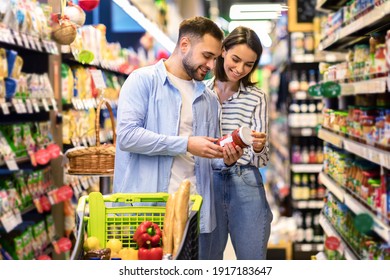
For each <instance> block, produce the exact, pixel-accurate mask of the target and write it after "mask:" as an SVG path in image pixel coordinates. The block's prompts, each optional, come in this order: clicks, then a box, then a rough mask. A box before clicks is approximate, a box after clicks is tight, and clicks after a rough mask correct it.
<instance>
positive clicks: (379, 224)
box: [319, 172, 390, 243]
mask: <svg viewBox="0 0 390 280" xmlns="http://www.w3.org/2000/svg"><path fill="white" fill-rule="evenodd" d="M319 176H320V180H321V182H322V184H324V186H325V187H326V188H327V189H328V190H329V191H331V192H332V193H333V194H334V195H335V196H336V197H337V199H339V200H340V201H341V202H342V203H344V204H345V205H347V207H348V208H349V209H350V210H351V211H352V212H353V213H355V214H356V215H358V214H362V213H366V214H368V215H370V216H371V218H372V219H373V221H374V225H373V231H375V232H376V233H377V234H378V235H379V236H380V237H382V238H383V240H385V241H386V242H388V243H389V242H390V226H389V225H388V224H386V223H385V222H384V221H383V220H382V219H381V218H380V217H378V216H377V215H375V214H374V213H373V212H372V211H370V209H368V207H367V206H366V205H364V204H362V202H360V201H359V200H358V199H356V198H354V197H353V196H352V195H350V194H349V193H347V192H346V191H345V190H344V189H343V188H342V187H341V186H340V185H339V184H337V183H336V182H335V181H334V180H333V179H332V178H330V177H329V176H328V175H326V174H324V173H322V172H321V173H320V175H319Z"/></svg>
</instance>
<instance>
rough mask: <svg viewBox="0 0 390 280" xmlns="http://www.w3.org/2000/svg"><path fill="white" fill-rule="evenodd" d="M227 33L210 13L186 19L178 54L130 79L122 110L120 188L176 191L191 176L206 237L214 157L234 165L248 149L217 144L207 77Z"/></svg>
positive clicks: (215, 109) (117, 175) (213, 103)
mask: <svg viewBox="0 0 390 280" xmlns="http://www.w3.org/2000/svg"><path fill="white" fill-rule="evenodd" d="M222 39H223V33H222V31H221V30H220V28H219V27H218V26H217V25H216V24H215V23H213V22H212V21H211V20H209V19H207V18H204V17H194V18H190V19H187V20H184V21H183V22H182V23H181V24H180V28H179V38H178V42H177V44H176V47H175V50H174V52H173V53H172V55H171V56H170V57H169V58H168V59H167V60H160V61H159V62H158V63H157V64H155V65H153V66H147V67H142V68H140V69H138V70H136V71H134V72H133V73H132V74H131V75H130V76H129V77H128V78H127V80H126V82H125V83H124V85H123V86H122V89H121V92H120V96H119V106H118V113H117V146H116V155H115V173H114V192H120V193H129V192H130V193H131V192H141V193H143V192H169V193H172V192H175V191H176V190H177V188H178V187H179V185H180V183H181V182H182V181H183V180H184V179H190V181H191V182H192V184H193V186H196V192H197V193H199V194H200V195H201V196H202V197H203V204H202V208H201V219H200V232H201V238H200V240H202V233H209V232H211V231H212V230H213V229H214V228H215V225H216V221H215V213H214V208H213V206H212V201H213V199H212V192H211V188H212V168H211V161H212V159H218V158H219V162H218V163H219V164H223V163H225V164H226V165H231V164H233V163H234V162H236V160H237V159H238V157H239V156H240V155H241V154H242V151H241V150H240V149H239V148H238V149H237V150H236V149H235V148H234V147H233V146H232V145H226V146H225V147H224V148H222V147H220V146H218V145H216V144H214V142H215V141H216V140H217V139H216V138H214V137H218V136H219V124H218V103H217V102H218V101H217V99H216V98H215V97H214V96H213V94H211V92H210V90H209V89H207V88H206V87H205V85H204V84H203V83H202V82H201V81H202V80H203V79H204V78H205V76H206V74H207V73H208V72H209V71H210V70H211V69H213V68H214V65H215V59H216V58H217V57H218V56H219V55H220V53H221V46H222ZM222 157H223V158H224V159H223V162H222V160H221V159H220V158H222ZM215 164H217V162H216V163H215ZM201 247H202V246H201ZM201 250H202V249H201Z"/></svg>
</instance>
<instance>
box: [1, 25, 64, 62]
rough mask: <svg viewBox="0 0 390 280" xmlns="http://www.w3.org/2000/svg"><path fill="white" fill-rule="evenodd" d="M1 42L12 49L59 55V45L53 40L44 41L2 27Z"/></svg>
mask: <svg viewBox="0 0 390 280" xmlns="http://www.w3.org/2000/svg"><path fill="white" fill-rule="evenodd" d="M0 33H1V36H0V42H1V43H3V44H8V45H9V46H11V47H16V48H19V49H24V50H28V51H34V52H36V53H45V54H53V55H58V54H59V50H58V47H57V43H56V42H54V41H51V40H44V39H41V38H38V37H35V36H32V35H29V34H24V33H19V32H17V31H14V30H11V29H8V28H6V27H0Z"/></svg>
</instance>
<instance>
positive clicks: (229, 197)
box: [199, 165, 273, 260]
mask: <svg viewBox="0 0 390 280" xmlns="http://www.w3.org/2000/svg"><path fill="white" fill-rule="evenodd" d="M214 203H215V208H216V215H217V227H216V229H215V230H214V231H213V232H211V233H204V234H201V235H200V237H199V241H200V248H199V258H200V259H206V260H222V259H223V253H224V251H225V247H226V244H227V240H228V235H229V234H230V239H231V241H232V245H233V248H234V251H235V253H236V257H237V259H238V260H264V259H266V253H267V243H268V239H269V236H270V231H271V222H272V218H273V216H272V212H271V209H270V207H269V205H268V201H267V198H266V194H265V190H264V185H263V179H262V177H261V174H260V171H259V169H258V168H257V167H255V166H251V165H246V166H239V165H237V166H233V167H231V168H226V169H222V170H214Z"/></svg>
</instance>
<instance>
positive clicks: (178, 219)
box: [172, 179, 191, 257]
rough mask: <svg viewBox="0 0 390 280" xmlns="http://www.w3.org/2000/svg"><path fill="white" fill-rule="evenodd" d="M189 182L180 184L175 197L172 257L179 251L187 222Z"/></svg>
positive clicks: (185, 181)
mask: <svg viewBox="0 0 390 280" xmlns="http://www.w3.org/2000/svg"><path fill="white" fill-rule="evenodd" d="M190 188H191V182H190V181H189V180H187V179H186V180H184V181H183V182H181V184H180V186H179V189H178V190H177V192H176V195H175V207H174V209H175V213H174V219H173V253H172V255H173V257H175V256H176V254H177V251H178V250H179V247H180V244H181V241H182V238H183V234H184V230H185V227H186V223H187V220H188V204H189V199H190Z"/></svg>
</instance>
